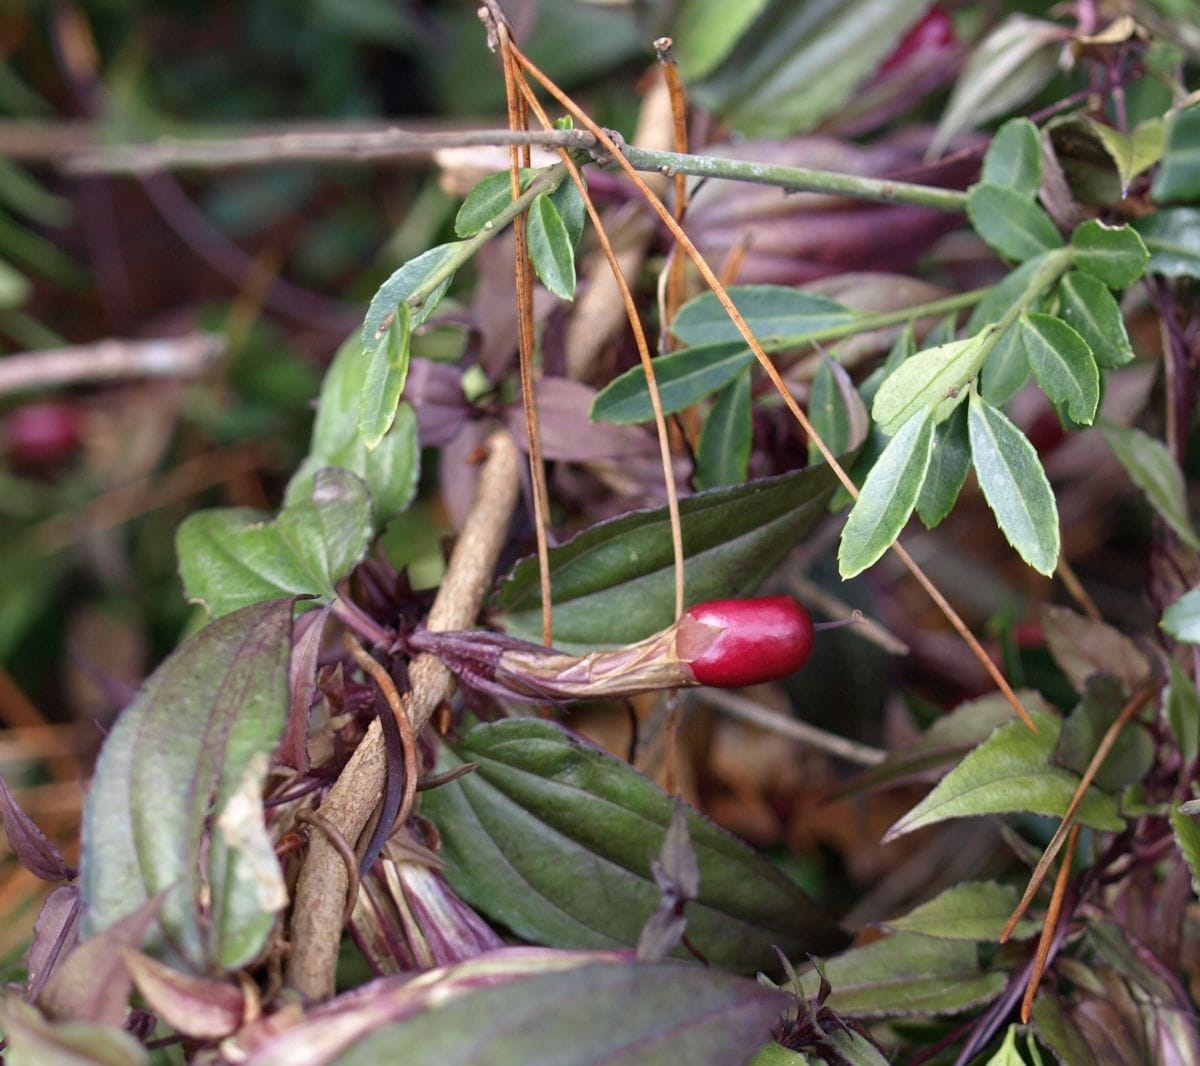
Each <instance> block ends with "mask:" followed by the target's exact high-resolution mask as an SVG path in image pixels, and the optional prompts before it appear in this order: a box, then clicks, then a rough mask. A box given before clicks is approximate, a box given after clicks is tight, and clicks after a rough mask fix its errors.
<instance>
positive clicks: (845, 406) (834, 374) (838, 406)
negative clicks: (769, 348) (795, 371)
mask: <svg viewBox="0 0 1200 1066" xmlns="http://www.w3.org/2000/svg"><path fill="white" fill-rule="evenodd" d="M808 418H809V421H810V422H812V425H813V429H815V430H816V431H817V434H818V435H819V436H820V438H821V439H822V440H823V441H824V442H825V444H826V446H827V447H828V448H829V449H830V451H832V452H833V454H834V455H841V454H843V453H845V452H849V451H853V450H854V449H855V448H857V447H858V446H859V445H860V444H862V442H863V441H864V440H866V437H867V433H868V432H869V430H870V419H869V418H868V417H867V409H866V407H865V406H864V405H863V401H862V397H861V396H859V394H858V390H857V389H856V388H855V387H854V382H853V381H851V380H850V375H849V374H848V373H846V368H845V367H844V366H842V365H841V363H839V362H838V361H837V360H836V359H831V358H830V357H829V356H827V355H825V356H822V358H821V365H820V366H819V367H818V368H817V373H816V375H815V376H814V377H813V383H812V390H811V392H810V394H809V398H808ZM821 459H822V457H821V452H820V450H819V449H818V448H817V445H816V442H815V441H813V440H809V442H808V461H809V462H810V463H817V462H821Z"/></svg>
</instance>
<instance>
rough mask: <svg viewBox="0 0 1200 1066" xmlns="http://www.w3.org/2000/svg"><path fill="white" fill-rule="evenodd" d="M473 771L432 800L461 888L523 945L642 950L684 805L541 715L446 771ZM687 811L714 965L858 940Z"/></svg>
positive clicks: (475, 739)
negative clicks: (665, 849)
mask: <svg viewBox="0 0 1200 1066" xmlns="http://www.w3.org/2000/svg"><path fill="white" fill-rule="evenodd" d="M464 762H478V763H479V764H480V766H479V769H477V770H475V771H474V772H473V773H471V774H469V775H467V776H466V777H462V778H459V779H458V780H456V781H454V782H453V783H451V784H448V785H444V786H442V787H440V788H437V789H434V790H432V791H431V792H429V793H428V794H427V795H426V796H425V797H424V799H423V801H422V811H423V813H424V814H425V815H426V816H427V817H429V818H431V819H432V820H433V822H434V823H435V824H436V825H437V827H438V830H439V832H440V834H441V841H442V850H441V852H440V855H441V857H442V858H443V859H445V860H446V862H448V863H449V868H448V870H447V871H446V876H447V877H448V878H449V879H450V883H451V884H452V885H453V886H454V888H455V890H456V891H457V892H458V893H459V894H460V895H461V896H462V897H463V898H464V899H465V900H466V901H467V902H468V903H470V904H471V905H472V906H473V907H475V908H476V909H478V910H479V911H481V912H482V913H483V914H484V915H486V916H487V917H489V918H491V919H492V920H494V921H497V922H500V923H502V924H503V925H504V926H506V927H507V928H509V929H511V930H512V931H513V932H515V933H516V934H517V935H518V936H521V937H523V938H525V939H527V940H533V941H535V942H537V943H541V944H546V945H548V946H550V947H564V948H616V947H632V946H634V945H636V944H637V942H638V937H639V935H640V933H641V930H642V926H643V925H644V924H645V922H646V920H647V919H648V918H649V917H650V916H651V915H652V914H653V913H654V912H655V911H656V910H657V909H658V906H659V903H660V900H661V891H660V889H659V888H658V886H657V885H656V884H655V882H654V878H653V874H652V872H651V866H650V864H651V860H652V859H653V858H654V857H655V856H656V855H657V854H658V853H659V851H660V850H661V848H662V843H663V838H664V836H665V834H666V830H667V826H668V824H669V823H670V821H671V815H672V812H673V809H674V801H673V800H672V798H671V797H670V796H668V795H667V794H666V793H665V792H663V791H662V790H661V789H660V788H659V787H658V786H657V785H655V784H654V783H653V782H652V781H650V780H649V779H648V778H646V777H644V776H643V775H642V774H640V773H639V772H638V771H636V770H634V769H633V768H632V767H631V766H629V765H628V764H627V763H625V762H623V761H621V760H619V759H616V758H614V757H613V756H611V755H608V754H606V753H604V752H602V751H600V750H599V749H597V748H593V747H591V746H590V745H589V744H586V743H585V742H583V741H580V740H579V739H577V738H576V737H574V736H573V735H572V734H571V733H568V732H567V731H566V730H564V729H563V728H562V727H560V726H558V725H556V724H554V723H552V722H546V721H540V720H537V719H528V718H525V719H510V720H508V721H502V722H497V723H494V724H490V725H482V726H478V727H476V728H475V729H473V730H472V731H471V732H470V733H469V734H467V736H466V737H465V738H464V739H463V740H462V741H461V742H460V743H459V744H457V745H455V746H454V748H453V751H450V750H444V751H443V753H442V756H441V759H440V761H439V764H438V765H439V768H441V769H450V768H453V767H455V766H458V765H461V764H462V763H464ZM686 815H687V828H688V833H689V835H690V837H691V842H692V847H693V849H694V851H695V853H696V857H697V860H698V862H699V866H700V894H699V896H698V898H697V899H695V900H693V901H691V902H689V903H688V905H687V911H686V913H687V919H688V925H687V934H688V939H689V940H691V941H692V943H693V944H695V945H696V947H697V948H698V949H699V950H700V951H702V952H703V953H704V954H705V956H706V957H708V958H709V959H710V960H711V961H712V962H713V963H714V964H715V965H717V966H720V967H724V968H726V969H733V970H738V971H743V972H753V971H755V970H758V969H774V968H775V967H776V960H775V958H774V954H773V951H772V945H779V946H780V947H781V948H782V949H783V950H785V951H786V952H788V953H789V954H797V953H799V954H803V953H804V952H807V951H813V952H818V953H823V952H827V951H829V950H832V949H833V948H834V947H835V946H838V945H841V944H843V943H844V942H845V937H844V934H843V933H842V932H841V930H840V929H839V928H838V926H837V924H836V923H835V922H834V921H833V920H832V919H830V918H829V917H828V916H827V915H825V914H824V913H823V912H821V911H820V910H818V908H817V907H816V905H815V904H814V903H813V902H812V900H811V899H809V897H808V896H807V895H806V894H805V893H804V891H803V890H802V889H800V888H799V887H798V886H797V885H795V884H794V883H793V882H792V881H790V880H789V879H788V878H787V877H785V876H784V875H783V874H782V873H781V872H779V870H778V869H777V868H776V867H775V866H773V865H772V864H771V863H769V862H767V861H766V860H765V859H763V858H761V857H759V856H758V855H756V854H755V853H754V851H753V850H751V849H750V848H749V847H748V846H747V845H745V844H743V843H742V842H741V841H739V840H737V839H736V838H735V837H733V836H731V835H730V834H728V833H726V832H724V831H723V830H721V829H718V828H717V827H716V826H715V825H714V824H713V823H711V822H709V821H708V820H707V819H705V818H704V817H703V816H702V815H701V814H699V813H698V812H696V811H694V810H692V809H690V808H687V810H686ZM681 950H682V949H680V951H681Z"/></svg>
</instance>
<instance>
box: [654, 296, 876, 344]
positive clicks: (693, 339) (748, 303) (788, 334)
mask: <svg viewBox="0 0 1200 1066" xmlns="http://www.w3.org/2000/svg"><path fill="white" fill-rule="evenodd" d="M729 297H730V299H732V300H733V305H734V307H736V308H737V309H738V313H739V314H740V315H741V316H742V318H744V319H745V320H746V325H748V326H749V327H750V332H751V333H753V334H754V336H755V337H756V338H757V339H758V340H759V341H760V342H770V341H772V340H776V339H783V338H788V339H789V341H790V344H792V345H799V344H802V343H803V342H804V338H805V337H807V336H809V335H810V334H813V333H816V332H818V331H820V330H823V329H827V328H829V327H830V326H841V325H845V324H846V323H848V322H850V321H851V320H852V319H853V318H854V312H853V311H851V310H850V309H849V308H848V307H845V306H844V305H842V304H839V303H837V302H836V301H835V300H831V299H829V298H828V297H827V296H817V295H814V294H813V293H809V292H804V291H802V290H800V289H791V288H787V287H785V286H782V285H735V286H734V287H732V288H731V289H730V290H729ZM671 332H672V333H673V334H675V336H676V338H677V339H678V340H679V341H680V342H681V343H682V344H713V343H715V342H717V341H742V339H743V338H742V335H741V333H739V332H738V329H737V327H736V326H735V325H734V324H733V323H732V322H731V321H730V320H729V316H728V315H727V314H726V313H725V309H724V308H723V307H722V306H721V305H720V303H719V302H718V301H717V298H716V296H714V295H713V294H712V293H711V292H706V293H702V294H701V295H699V296H697V297H695V298H693V299H691V300H689V301H688V302H687V303H686V304H684V305H683V306H682V307H681V308H680V309H679V311H678V312H677V313H676V315H675V318H674V319H673V320H672V321H671Z"/></svg>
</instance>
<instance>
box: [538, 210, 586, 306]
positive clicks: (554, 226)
mask: <svg viewBox="0 0 1200 1066" xmlns="http://www.w3.org/2000/svg"><path fill="white" fill-rule="evenodd" d="M526 236H527V238H528V241H529V258H530V260H531V261H532V263H533V269H534V270H535V271H536V272H537V276H538V277H539V278H540V279H541V282H542V284H543V285H545V286H546V288H547V289H549V290H550V291H551V292H552V293H554V295H555V296H557V297H558V298H559V299H560V300H573V299H574V298H575V246H574V243H573V242H572V240H571V237H570V234H568V232H567V226H566V223H564V222H563V219H562V216H561V215H560V214H559V213H558V208H557V207H555V206H554V203H553V201H552V200H551V199H550V197H549V196H547V195H546V194H545V193H543V194H542V195H541V196H539V197H538V198H537V199H536V200H534V201H533V203H532V205H530V208H529V223H528V227H527V229H526Z"/></svg>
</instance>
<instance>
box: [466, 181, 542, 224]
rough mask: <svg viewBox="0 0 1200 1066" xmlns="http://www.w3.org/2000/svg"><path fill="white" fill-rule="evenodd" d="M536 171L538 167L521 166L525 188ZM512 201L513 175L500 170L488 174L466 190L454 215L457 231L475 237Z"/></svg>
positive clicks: (522, 184)
mask: <svg viewBox="0 0 1200 1066" xmlns="http://www.w3.org/2000/svg"><path fill="white" fill-rule="evenodd" d="M537 173H538V172H537V171H536V170H526V169H522V170H521V173H520V183H521V189H522V191H524V190H525V188H526V187H528V185H529V183H530V182H531V181H532V180H533V179H534V177H535V176H536V175H537ZM512 202H513V196H512V178H511V177H510V175H509V172H508V171H507V170H501V171H499V172H498V173H496V174H489V175H488V176H487V177H486V178H484V179H483V181H481V182H479V183H478V184H477V185H476V186H475V188H473V189H472V190H471V191H470V192H469V193H467V198H466V199H465V200H464V201H463V202H462V206H461V207H460V208H459V209H458V214H457V215H456V216H455V218H454V233H455V235H456V236H458V237H474V236H475V234H476V233H478V232H479V231H480V230H481V229H483V228H484V227H485V226H486V225H487V224H488V223H489V222H491V220H492V219H494V218H495V217H496V216H497V215H498V214H500V212H501V211H503V210H504V209H505V208H506V207H507V206H508V205H509V204H511V203H512Z"/></svg>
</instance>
